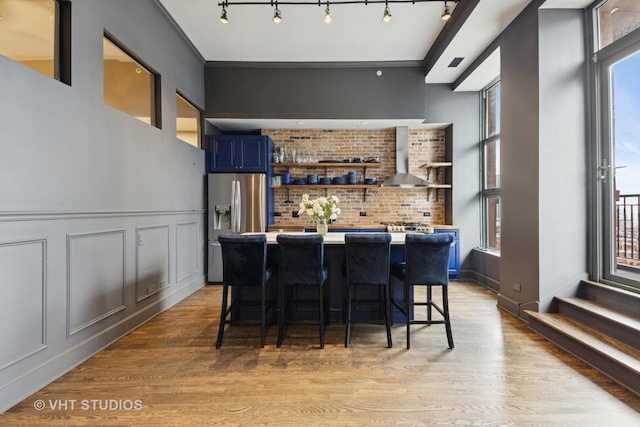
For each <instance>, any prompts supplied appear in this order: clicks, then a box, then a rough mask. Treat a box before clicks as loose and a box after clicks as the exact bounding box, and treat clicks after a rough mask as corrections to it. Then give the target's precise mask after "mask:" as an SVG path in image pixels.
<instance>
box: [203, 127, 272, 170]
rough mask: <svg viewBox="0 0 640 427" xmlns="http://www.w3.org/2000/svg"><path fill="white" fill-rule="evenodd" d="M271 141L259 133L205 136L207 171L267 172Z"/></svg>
mask: <svg viewBox="0 0 640 427" xmlns="http://www.w3.org/2000/svg"><path fill="white" fill-rule="evenodd" d="M271 151H273V142H272V141H271V138H269V137H268V136H261V135H214V136H208V137H207V158H208V161H207V173H216V172H225V173H227V172H237V173H267V171H268V169H269V164H270V163H269V155H270V153H271Z"/></svg>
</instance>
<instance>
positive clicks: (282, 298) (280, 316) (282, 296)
mask: <svg viewBox="0 0 640 427" xmlns="http://www.w3.org/2000/svg"><path fill="white" fill-rule="evenodd" d="M279 291H280V313H278V341H277V343H276V346H277V347H278V348H280V347H281V346H282V338H283V336H284V315H285V312H286V311H287V296H286V293H287V289H286V288H280V289H279Z"/></svg>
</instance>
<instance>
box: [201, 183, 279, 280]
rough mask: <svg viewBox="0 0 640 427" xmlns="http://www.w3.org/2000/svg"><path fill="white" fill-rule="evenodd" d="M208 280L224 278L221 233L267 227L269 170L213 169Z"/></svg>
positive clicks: (258, 229) (209, 184)
mask: <svg viewBox="0 0 640 427" xmlns="http://www.w3.org/2000/svg"><path fill="white" fill-rule="evenodd" d="M208 191H209V206H208V208H209V218H208V219H209V225H208V228H209V230H208V238H209V251H208V252H209V255H208V257H209V260H208V265H209V269H208V276H207V279H208V281H209V282H221V281H222V248H221V247H220V243H219V242H218V236H219V235H220V234H225V233H235V234H238V233H245V232H252V231H253V232H264V231H266V227H267V176H266V174H259V173H256V174H235V173H210V174H209V175H208Z"/></svg>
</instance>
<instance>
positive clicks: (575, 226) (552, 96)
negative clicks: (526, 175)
mask: <svg viewBox="0 0 640 427" xmlns="http://www.w3.org/2000/svg"><path fill="white" fill-rule="evenodd" d="M584 13H585V12H584V11H582V10H552V9H541V10H540V12H539V23H540V33H539V43H540V61H539V63H540V71H539V86H540V142H539V146H540V148H539V162H540V176H539V182H540V218H539V221H538V223H539V226H540V290H539V293H540V311H547V310H548V308H549V304H550V302H551V301H550V300H551V299H552V298H553V296H554V295H574V294H575V291H576V290H577V284H578V281H579V279H582V278H586V277H587V271H588V268H587V259H588V254H587V253H588V251H587V249H588V242H587V212H588V204H587V191H586V189H587V171H586V167H587V153H588V151H589V150H588V146H587V142H588V138H587V134H586V132H587V116H588V113H587V111H586V108H587V105H588V103H587V96H586V93H587V91H586V87H587V85H588V78H587V74H586V70H587V64H586V61H587V58H588V56H589V55H587V53H586V50H585V48H586V40H585V38H586V28H585V27H586V23H585V15H584ZM550 248H553V251H551V250H549V249H550Z"/></svg>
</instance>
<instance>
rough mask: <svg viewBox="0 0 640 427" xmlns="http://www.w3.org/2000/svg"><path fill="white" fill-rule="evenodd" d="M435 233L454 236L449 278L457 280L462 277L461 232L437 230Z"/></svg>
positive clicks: (450, 254)
mask: <svg viewBox="0 0 640 427" xmlns="http://www.w3.org/2000/svg"><path fill="white" fill-rule="evenodd" d="M434 231H435V232H436V233H449V234H453V243H452V244H451V249H450V252H449V278H450V279H454V280H457V279H458V278H459V277H460V230H447V229H436V230H434Z"/></svg>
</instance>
